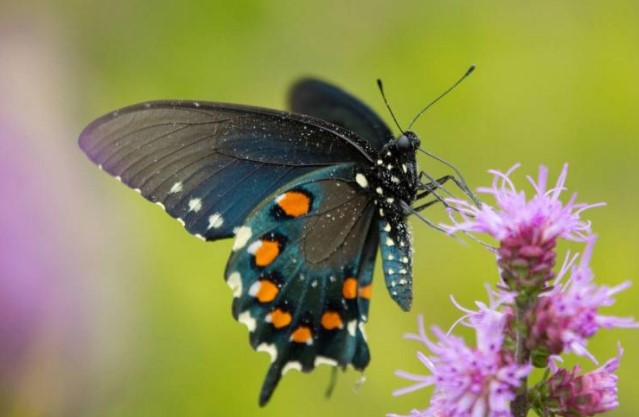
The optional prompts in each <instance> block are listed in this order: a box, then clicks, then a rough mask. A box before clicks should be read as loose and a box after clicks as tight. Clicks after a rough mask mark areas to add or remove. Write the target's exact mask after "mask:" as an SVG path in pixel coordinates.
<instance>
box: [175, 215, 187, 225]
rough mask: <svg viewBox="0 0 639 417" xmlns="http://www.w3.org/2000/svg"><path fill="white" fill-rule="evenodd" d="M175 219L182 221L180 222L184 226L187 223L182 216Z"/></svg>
mask: <svg viewBox="0 0 639 417" xmlns="http://www.w3.org/2000/svg"><path fill="white" fill-rule="evenodd" d="M175 220H177V222H178V223H180V224H181V225H182V227H184V226H185V225H186V223H184V220H182V218H181V217H178V218H177V219H175Z"/></svg>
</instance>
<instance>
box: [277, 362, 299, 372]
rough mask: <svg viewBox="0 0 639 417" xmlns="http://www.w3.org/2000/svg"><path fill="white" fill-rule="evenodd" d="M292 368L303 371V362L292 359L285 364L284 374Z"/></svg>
mask: <svg viewBox="0 0 639 417" xmlns="http://www.w3.org/2000/svg"><path fill="white" fill-rule="evenodd" d="M292 369H294V370H296V371H301V370H302V364H301V363H299V362H297V361H290V362H289V363H287V364H286V365H284V368H282V375H284V374H286V373H287V372H288V371H290V370H292Z"/></svg>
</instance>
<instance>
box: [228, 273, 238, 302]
mask: <svg viewBox="0 0 639 417" xmlns="http://www.w3.org/2000/svg"><path fill="white" fill-rule="evenodd" d="M226 284H227V285H228V286H229V287H230V288H231V290H232V291H233V298H237V297H239V296H240V295H242V275H240V273H239V272H232V273H231V275H229V277H228V278H227V279H226Z"/></svg>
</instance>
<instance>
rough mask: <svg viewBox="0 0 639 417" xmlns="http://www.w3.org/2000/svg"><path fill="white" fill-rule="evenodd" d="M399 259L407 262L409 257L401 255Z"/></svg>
mask: <svg viewBox="0 0 639 417" xmlns="http://www.w3.org/2000/svg"><path fill="white" fill-rule="evenodd" d="M400 261H401V262H402V263H405V264H407V263H408V262H409V259H408V257H407V256H402V259H400Z"/></svg>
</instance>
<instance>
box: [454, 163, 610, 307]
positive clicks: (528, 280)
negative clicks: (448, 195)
mask: <svg viewBox="0 0 639 417" xmlns="http://www.w3.org/2000/svg"><path fill="white" fill-rule="evenodd" d="M517 167H518V165H515V166H514V167H512V168H511V169H510V170H508V171H507V172H506V173H501V172H499V171H490V172H491V173H492V174H493V176H494V179H493V185H492V187H490V188H480V189H479V190H478V191H479V192H480V193H485V194H491V195H492V196H493V197H494V198H495V200H496V202H497V208H493V207H491V206H489V205H487V204H484V205H482V206H481V207H476V206H474V205H472V204H470V203H469V202H467V201H463V200H456V199H451V200H448V202H449V204H450V205H451V206H452V207H453V209H454V210H453V211H451V218H452V220H453V225H448V226H447V225H443V227H444V229H446V230H447V231H448V232H449V233H454V232H458V231H466V232H480V233H488V234H489V235H491V236H493V237H494V238H495V239H497V240H498V241H499V249H498V252H497V254H498V264H499V267H500V272H501V276H502V280H503V282H504V284H505V285H506V287H507V288H508V289H509V290H512V291H517V292H520V293H522V299H526V298H528V299H530V298H534V297H535V296H536V295H538V294H539V293H540V292H542V291H543V289H544V288H545V287H546V285H547V283H548V281H550V280H551V279H552V278H554V272H553V270H552V268H553V267H554V265H555V251H554V248H555V245H556V241H557V238H562V239H567V240H573V241H585V240H587V239H588V236H589V235H590V234H591V232H590V223H589V222H586V221H584V220H581V218H580V213H581V212H582V211H584V210H586V209H589V208H592V207H596V206H599V205H601V203H600V204H590V205H588V204H581V203H575V200H576V194H573V195H572V197H571V198H570V200H569V201H568V202H567V203H562V202H561V201H560V199H559V197H560V195H561V193H562V191H563V190H564V189H565V188H564V184H565V181H566V175H567V173H568V166H567V165H564V168H563V169H562V171H561V174H560V175H559V178H558V180H557V183H556V184H555V186H554V187H552V188H550V189H548V170H547V168H546V167H544V166H541V167H540V168H539V175H538V178H537V181H535V180H533V179H532V178H530V177H528V180H529V182H530V183H531V184H532V186H533V188H534V189H535V194H534V195H533V196H532V198H530V199H527V198H526V194H525V193H524V192H523V191H517V190H516V189H515V186H514V184H513V182H512V181H511V179H510V175H511V174H512V172H513V171H514V170H515V169H516V168H517ZM454 212H457V213H458V214H459V216H461V221H460V220H458V219H456V217H455V216H454V215H453V214H454Z"/></svg>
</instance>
